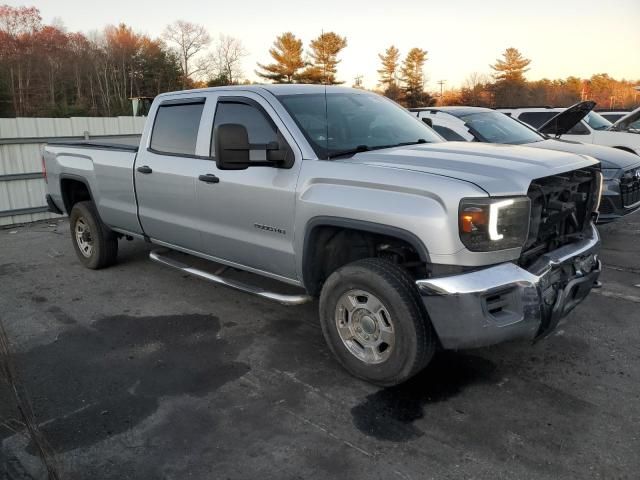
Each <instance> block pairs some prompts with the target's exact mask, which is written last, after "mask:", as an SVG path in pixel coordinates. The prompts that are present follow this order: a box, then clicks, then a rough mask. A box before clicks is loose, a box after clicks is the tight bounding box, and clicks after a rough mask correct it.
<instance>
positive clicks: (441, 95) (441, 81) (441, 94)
mask: <svg viewBox="0 0 640 480" xmlns="http://www.w3.org/2000/svg"><path fill="white" fill-rule="evenodd" d="M436 83H437V84H438V85H440V101H442V97H443V90H444V84H445V83H447V81H446V80H438V81H437V82H436Z"/></svg>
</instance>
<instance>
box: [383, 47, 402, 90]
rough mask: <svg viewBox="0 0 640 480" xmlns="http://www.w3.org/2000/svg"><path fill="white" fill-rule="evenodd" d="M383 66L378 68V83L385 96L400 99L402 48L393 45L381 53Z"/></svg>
mask: <svg viewBox="0 0 640 480" xmlns="http://www.w3.org/2000/svg"><path fill="white" fill-rule="evenodd" d="M378 58H379V59H380V63H381V64H382V65H381V68H380V69H379V70H378V83H379V84H380V86H381V87H382V89H383V93H384V95H385V96H387V97H389V98H391V99H392V100H398V99H399V98H400V96H401V93H402V92H401V90H400V87H399V86H398V70H399V68H400V50H398V49H397V48H396V47H395V46H394V45H391V46H390V47H389V48H387V49H386V50H385V52H384V53H379V54H378Z"/></svg>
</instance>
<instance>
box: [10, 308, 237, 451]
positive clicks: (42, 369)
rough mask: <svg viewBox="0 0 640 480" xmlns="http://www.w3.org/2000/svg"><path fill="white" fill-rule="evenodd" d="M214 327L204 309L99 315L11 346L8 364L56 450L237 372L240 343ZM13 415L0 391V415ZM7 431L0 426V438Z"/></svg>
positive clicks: (123, 425)
mask: <svg viewBox="0 0 640 480" xmlns="http://www.w3.org/2000/svg"><path fill="white" fill-rule="evenodd" d="M219 330H220V321H219V320H218V318H217V317H215V316H212V315H199V314H191V315H168V316H149V317H129V316H124V315H118V316H112V317H105V318H102V319H100V320H98V321H97V322H95V323H93V324H92V325H91V327H89V328H86V327H82V326H73V327H71V328H69V329H68V330H66V331H64V332H63V333H61V334H60V336H59V337H58V339H57V340H56V341H54V342H53V343H51V344H47V345H43V346H39V347H36V348H34V349H32V350H30V351H28V352H25V353H19V354H16V355H15V364H16V365H17V366H18V370H19V375H20V378H21V379H22V382H23V383H24V388H25V389H26V391H28V392H29V394H30V396H31V402H32V404H33V410H34V412H35V416H36V419H37V422H38V423H39V424H40V426H41V430H42V433H43V434H44V436H45V437H46V438H47V440H48V441H49V443H50V445H51V447H52V448H53V449H54V450H55V451H57V452H64V451H68V450H72V449H75V448H78V447H81V446H87V445H92V444H94V443H97V442H99V441H100V440H103V439H105V438H107V437H110V436H112V435H116V434H118V433H121V432H123V431H126V430H129V429H131V428H132V427H133V426H135V425H136V424H138V423H139V422H141V421H142V420H144V419H145V418H146V417H148V416H149V415H151V414H153V413H154V412H155V410H156V409H157V408H158V402H159V399H160V398H161V397H163V396H171V395H184V394H187V395H193V396H202V395H205V394H207V393H208V392H211V391H214V390H216V389H218V388H219V387H221V386H222V385H224V384H226V383H227V382H229V381H232V380H235V379H236V378H239V377H241V376H242V375H244V374H245V373H246V372H247V371H248V370H249V367H248V366H247V365H246V364H244V363H240V362H237V361H235V360H234V359H235V357H236V356H237V354H238V352H239V350H240V346H239V345H237V344H234V345H230V344H229V343H228V342H227V341H225V340H224V339H222V338H219V335H217V334H218V332H219ZM5 397H6V398H5ZM12 406H13V407H14V408H11V407H12ZM16 417H17V412H16V411H15V405H12V402H11V398H10V397H9V396H8V392H5V393H3V392H2V391H0V418H3V419H12V418H16ZM11 434H13V432H11V431H10V430H8V429H3V428H2V427H1V426H0V440H2V439H3V438H6V437H8V436H10V435H11ZM27 450H28V452H29V453H31V454H33V453H34V446H33V445H32V444H30V445H29V447H28V448H27Z"/></svg>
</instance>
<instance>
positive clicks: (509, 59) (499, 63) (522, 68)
mask: <svg viewBox="0 0 640 480" xmlns="http://www.w3.org/2000/svg"><path fill="white" fill-rule="evenodd" d="M502 57H503V58H502V59H497V60H496V63H495V64H493V65H490V67H491V68H492V69H493V70H494V71H495V72H496V73H495V74H494V77H495V79H496V80H498V81H500V80H509V81H517V82H523V83H524V81H525V79H524V74H525V72H527V71H529V69H528V68H527V67H528V66H529V64H530V63H531V60H529V59H528V58H524V57H523V56H522V54H521V53H520V51H519V50H518V49H517V48H507V49H506V50H505V51H504V53H503V54H502Z"/></svg>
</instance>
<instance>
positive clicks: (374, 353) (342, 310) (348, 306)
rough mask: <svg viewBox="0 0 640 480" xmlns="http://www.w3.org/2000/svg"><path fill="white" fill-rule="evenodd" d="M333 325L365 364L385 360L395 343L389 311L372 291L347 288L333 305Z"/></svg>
mask: <svg viewBox="0 0 640 480" xmlns="http://www.w3.org/2000/svg"><path fill="white" fill-rule="evenodd" d="M335 322H336V329H337V330H338V334H339V335H340V339H341V340H342V343H343V344H344V346H345V347H347V350H348V351H349V352H350V353H351V354H352V355H353V356H355V357H356V358H357V359H359V360H361V361H362V362H364V363H367V364H377V363H382V362H385V361H386V360H387V359H388V358H389V356H390V355H391V352H392V351H393V348H394V345H395V331H394V328H393V322H392V320H391V315H389V311H388V310H387V309H386V307H385V306H384V304H383V303H382V302H381V301H380V299H379V298H378V297H376V296H375V295H373V294H371V293H369V292H366V291H364V290H349V291H348V292H346V293H344V294H343V295H342V296H341V297H340V298H339V299H338V303H337V305H336V312H335Z"/></svg>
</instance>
